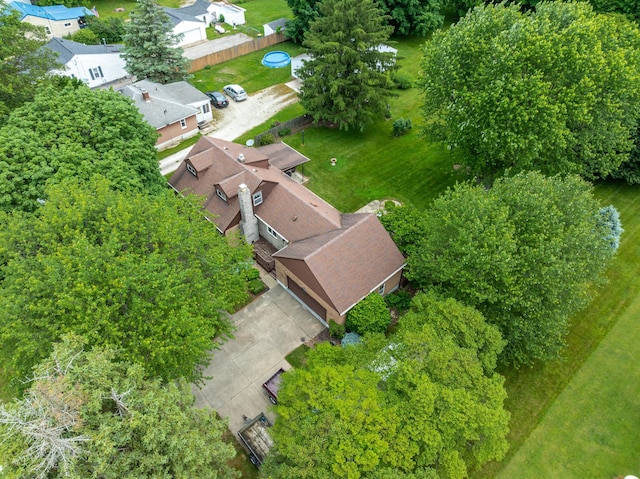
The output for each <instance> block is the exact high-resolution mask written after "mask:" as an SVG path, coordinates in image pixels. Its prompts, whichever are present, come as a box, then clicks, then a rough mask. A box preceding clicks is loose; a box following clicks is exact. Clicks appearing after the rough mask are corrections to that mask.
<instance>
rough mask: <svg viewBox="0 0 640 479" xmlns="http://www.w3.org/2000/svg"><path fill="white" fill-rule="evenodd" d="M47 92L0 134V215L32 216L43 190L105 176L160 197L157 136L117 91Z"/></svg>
mask: <svg viewBox="0 0 640 479" xmlns="http://www.w3.org/2000/svg"><path fill="white" fill-rule="evenodd" d="M68 83H69V84H66V85H65V84H64V82H62V85H63V86H62V87H60V88H56V86H55V85H53V86H48V87H47V88H44V89H42V90H41V91H40V93H38V95H37V96H36V98H35V99H34V101H33V102H30V103H28V104H26V105H24V106H23V107H21V108H19V109H17V110H14V111H13V112H12V114H11V116H10V117H9V120H8V122H7V124H6V125H5V126H4V127H2V128H0V210H5V211H12V210H14V209H21V210H25V211H34V210H35V209H37V208H38V206H39V203H40V202H41V201H42V200H44V199H46V195H45V186H46V185H47V184H52V183H59V182H60V181H62V180H63V179H65V178H78V179H84V180H86V179H89V178H90V177H91V176H93V175H94V174H96V173H100V174H101V175H103V176H105V177H106V178H108V179H109V180H110V181H111V186H112V187H113V188H117V189H120V190H125V191H146V192H149V193H158V192H161V191H162V190H163V189H164V188H165V187H166V181H165V180H164V178H163V177H162V175H161V174H160V169H159V168H158V158H157V151H156V149H155V141H156V138H157V135H156V133H155V131H154V129H153V128H152V127H150V126H149V125H148V124H147V123H146V122H145V121H144V119H143V118H142V115H141V114H140V112H138V110H137V109H136V108H135V106H133V104H132V103H131V101H130V100H129V99H128V98H126V97H124V96H123V95H121V94H120V93H118V92H115V91H113V90H90V89H89V88H88V87H86V86H84V85H78V84H77V83H75V84H74V83H73V82H68Z"/></svg>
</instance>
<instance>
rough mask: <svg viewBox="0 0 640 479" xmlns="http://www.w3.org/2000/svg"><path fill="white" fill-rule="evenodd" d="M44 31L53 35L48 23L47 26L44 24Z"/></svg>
mask: <svg viewBox="0 0 640 479" xmlns="http://www.w3.org/2000/svg"><path fill="white" fill-rule="evenodd" d="M44 32H45V33H46V34H47V35H51V29H50V28H49V27H48V26H47V25H45V26H44Z"/></svg>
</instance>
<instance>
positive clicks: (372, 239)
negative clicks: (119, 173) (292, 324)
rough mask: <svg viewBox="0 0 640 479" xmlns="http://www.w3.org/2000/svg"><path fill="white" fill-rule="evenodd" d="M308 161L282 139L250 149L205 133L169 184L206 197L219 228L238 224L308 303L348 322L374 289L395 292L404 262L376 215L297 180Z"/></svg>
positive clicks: (323, 315)
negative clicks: (346, 209)
mask: <svg viewBox="0 0 640 479" xmlns="http://www.w3.org/2000/svg"><path fill="white" fill-rule="evenodd" d="M305 161H308V158H306V157H304V156H303V155H301V154H300V153H298V152H297V151H295V150H293V149H292V148H290V147H289V146H287V145H286V144H284V143H279V144H276V145H267V146H266V147H259V148H249V147H245V146H243V145H238V144H235V143H230V142H227V141H224V140H219V139H215V138H209V137H203V138H201V139H200V140H199V141H198V143H196V144H195V146H194V147H193V149H192V150H191V152H190V153H189V156H187V158H186V159H185V161H184V162H183V163H182V164H181V165H180V167H179V168H178V170H177V171H176V172H175V173H174V175H173V176H172V177H171V180H170V184H171V186H172V187H173V188H174V189H175V190H176V191H178V192H180V193H183V194H184V193H195V194H198V195H203V196H205V197H206V202H205V208H206V209H207V211H209V212H210V213H211V214H212V216H211V219H212V221H213V222H214V223H215V225H216V227H217V228H218V230H219V231H220V232H221V233H222V234H225V235H227V234H230V233H232V232H235V231H239V232H240V233H241V234H243V235H244V237H245V238H246V240H247V242H249V243H252V244H253V245H254V251H255V255H256V259H257V260H258V262H259V263H260V264H261V265H262V266H264V267H265V268H266V269H267V270H271V271H274V272H275V276H276V279H277V281H278V283H279V284H280V285H282V286H283V287H284V288H285V289H287V290H288V291H289V292H290V293H291V294H292V295H293V296H295V297H296V298H297V299H298V300H299V301H300V302H302V303H303V305H305V306H306V308H307V309H309V310H310V311H311V312H313V313H314V314H315V315H316V316H317V317H318V318H319V319H321V320H322V321H323V322H325V324H326V323H327V322H328V321H329V320H334V321H336V322H339V323H343V322H344V320H345V316H346V313H347V312H348V311H349V310H350V309H351V308H352V307H353V306H355V304H356V303H358V302H359V301H360V300H361V299H363V298H364V297H365V296H367V295H368V294H369V293H371V292H372V291H377V292H379V293H380V294H387V293H390V292H392V291H394V290H395V289H396V288H397V287H398V285H399V283H400V277H401V275H402V269H403V267H404V265H405V261H404V257H403V256H402V254H401V253H400V251H399V250H398V248H397V247H396V245H395V244H394V242H393V241H392V240H391V238H390V236H389V235H388V234H387V232H386V230H385V229H384V227H383V226H382V224H381V223H380V221H379V220H378V218H377V217H376V216H375V215H374V214H370V213H354V214H342V213H340V212H339V211H338V210H337V209H335V208H334V207H333V206H331V205H329V204H328V203H327V202H325V201H323V200H322V199H321V198H319V197H318V196H316V195H315V194H314V193H312V192H311V191H309V190H308V189H307V188H305V187H304V186H302V185H301V184H299V183H297V182H296V181H294V180H293V179H292V178H291V176H290V175H291V174H292V173H293V172H294V171H295V169H296V167H297V166H299V165H301V164H302V163H304V162H305Z"/></svg>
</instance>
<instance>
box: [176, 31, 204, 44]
mask: <svg viewBox="0 0 640 479" xmlns="http://www.w3.org/2000/svg"><path fill="white" fill-rule="evenodd" d="M183 35H184V36H183V37H182V40H180V45H190V44H191V43H197V42H199V41H202V34H201V32H200V28H194V29H193V30H188V31H186V32H184V33H183ZM205 39H206V37H205Z"/></svg>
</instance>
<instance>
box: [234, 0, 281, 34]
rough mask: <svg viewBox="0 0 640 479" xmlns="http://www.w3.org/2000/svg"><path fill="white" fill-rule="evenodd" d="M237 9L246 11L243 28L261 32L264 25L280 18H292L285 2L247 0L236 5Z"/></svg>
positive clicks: (278, 0) (276, 0) (279, 0)
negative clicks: (240, 8)
mask: <svg viewBox="0 0 640 479" xmlns="http://www.w3.org/2000/svg"><path fill="white" fill-rule="evenodd" d="M237 5H238V6H239V7H242V8H244V9H246V12H245V14H244V19H245V21H246V22H247V23H246V24H245V25H244V26H245V27H249V28H254V29H256V30H259V31H260V32H261V33H262V31H263V29H262V26H263V25H264V24H265V23H269V22H272V21H274V20H278V19H280V18H283V17H284V18H287V19H291V18H293V14H292V13H291V9H290V8H289V5H287V1H286V0H249V1H248V2H243V3H238V4H237Z"/></svg>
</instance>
